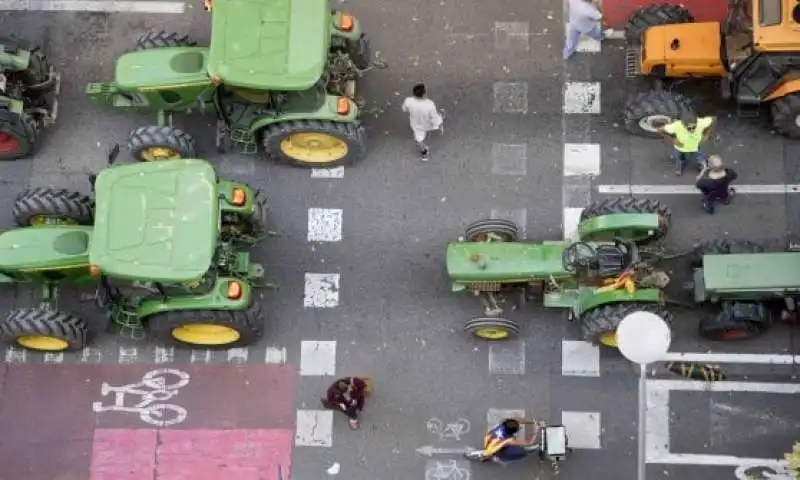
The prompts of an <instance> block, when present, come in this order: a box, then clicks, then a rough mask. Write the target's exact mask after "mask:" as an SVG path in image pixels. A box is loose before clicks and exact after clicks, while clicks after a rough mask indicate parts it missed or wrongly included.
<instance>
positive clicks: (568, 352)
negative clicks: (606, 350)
mask: <svg viewBox="0 0 800 480" xmlns="http://www.w3.org/2000/svg"><path fill="white" fill-rule="evenodd" d="M561 375H564V376H568V377H570V376H571V377H599V376H600V348H599V347H597V346H596V345H592V344H591V343H589V342H583V341H579V340H577V341H576V340H562V341H561Z"/></svg>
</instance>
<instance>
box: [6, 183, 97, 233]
mask: <svg viewBox="0 0 800 480" xmlns="http://www.w3.org/2000/svg"><path fill="white" fill-rule="evenodd" d="M13 213H14V220H16V222H17V225H19V226H20V227H31V226H38V225H47V224H54V223H55V224H71V225H92V223H93V220H94V202H93V201H92V199H91V198H90V197H88V196H86V195H84V194H82V193H78V192H73V191H70V190H66V189H63V188H46V187H38V188H30V189H28V190H24V191H22V192H20V193H19V194H18V195H17V198H16V199H15V200H14V210H13Z"/></svg>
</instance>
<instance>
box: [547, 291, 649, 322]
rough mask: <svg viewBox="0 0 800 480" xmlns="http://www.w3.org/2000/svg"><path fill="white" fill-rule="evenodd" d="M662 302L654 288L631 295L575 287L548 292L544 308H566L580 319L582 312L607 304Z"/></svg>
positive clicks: (623, 292)
mask: <svg viewBox="0 0 800 480" xmlns="http://www.w3.org/2000/svg"><path fill="white" fill-rule="evenodd" d="M662 301H663V298H662V293H661V291H660V290H658V289H655V288H640V289H637V290H636V291H635V292H633V294H631V293H628V291H627V290H625V289H618V290H608V291H604V292H600V293H597V289H596V288H592V287H577V288H570V289H564V290H561V291H556V292H548V293H546V294H545V296H544V306H545V307H548V308H566V309H569V310H570V311H571V313H572V315H573V316H575V317H580V316H581V315H582V314H583V313H584V312H588V311H589V310H592V309H594V308H597V307H599V306H600V305H605V304H609V303H620V302H626V303H627V302H642V303H661V302H662Z"/></svg>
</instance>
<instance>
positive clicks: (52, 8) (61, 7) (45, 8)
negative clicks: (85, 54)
mask: <svg viewBox="0 0 800 480" xmlns="http://www.w3.org/2000/svg"><path fill="white" fill-rule="evenodd" d="M0 10H16V11H19V10H31V11H40V12H121V13H184V12H185V10H186V4H185V3H184V2H163V1H119V0H117V1H111V0H0Z"/></svg>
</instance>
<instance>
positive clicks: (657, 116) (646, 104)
mask: <svg viewBox="0 0 800 480" xmlns="http://www.w3.org/2000/svg"><path fill="white" fill-rule="evenodd" d="M694 111H695V110H694V106H693V105H692V101H691V100H689V98H688V97H686V96H684V95H681V94H680V93H675V92H668V91H666V90H649V91H646V92H641V93H638V94H637V95H634V96H633V97H630V98H629V99H628V101H627V102H626V103H625V108H624V110H623V112H624V121H625V129H626V130H628V131H629V132H631V133H632V134H634V135H639V136H641V137H649V138H660V137H661V134H660V133H659V129H661V128H662V127H664V126H665V125H667V124H668V123H671V122H673V121H675V120H679V119H680V118H681V117H683V116H684V115H686V114H687V113H694Z"/></svg>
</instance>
